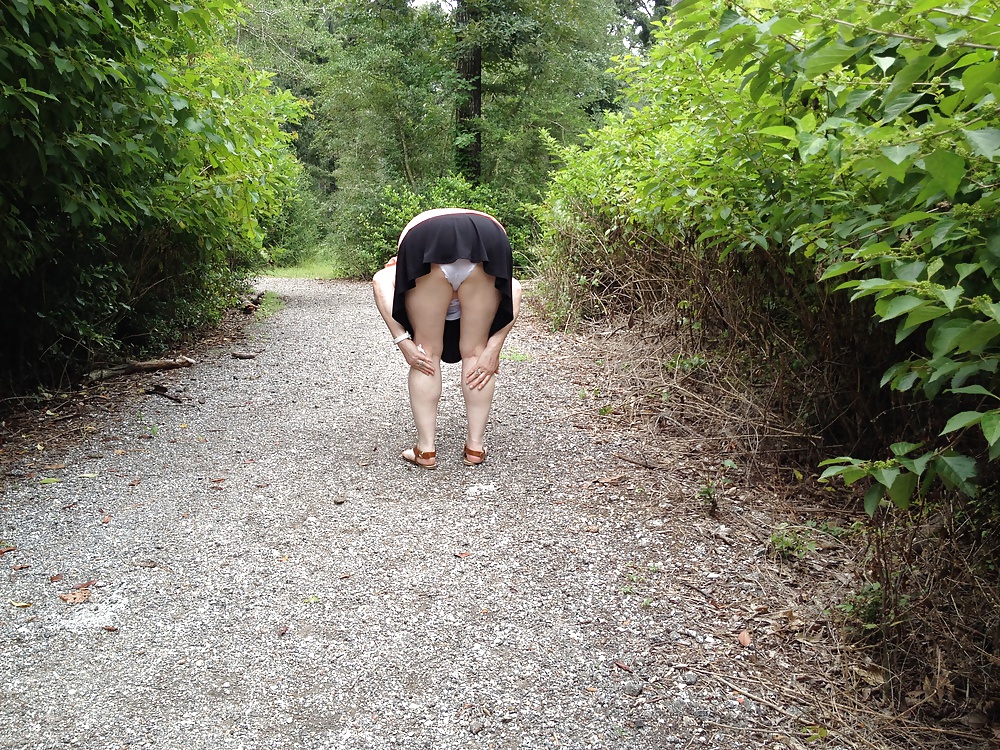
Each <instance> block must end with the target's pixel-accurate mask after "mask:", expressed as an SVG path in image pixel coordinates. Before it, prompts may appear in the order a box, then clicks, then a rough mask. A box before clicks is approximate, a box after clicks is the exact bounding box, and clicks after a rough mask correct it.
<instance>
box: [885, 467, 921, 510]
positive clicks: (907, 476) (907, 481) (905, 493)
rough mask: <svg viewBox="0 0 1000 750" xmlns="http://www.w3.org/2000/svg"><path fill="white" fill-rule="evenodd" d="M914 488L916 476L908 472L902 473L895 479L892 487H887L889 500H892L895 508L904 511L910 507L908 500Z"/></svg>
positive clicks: (915, 486)
mask: <svg viewBox="0 0 1000 750" xmlns="http://www.w3.org/2000/svg"><path fill="white" fill-rule="evenodd" d="M916 488H917V475H916V474H911V473H910V472H903V473H901V474H900V475H899V476H898V477H896V479H895V481H894V482H893V483H892V486H890V487H889V491H888V494H889V499H890V500H892V502H893V504H894V505H895V506H896V507H897V508H901V509H903V510H906V509H907V508H909V507H910V498H911V497H913V491H914V490H915V489H916Z"/></svg>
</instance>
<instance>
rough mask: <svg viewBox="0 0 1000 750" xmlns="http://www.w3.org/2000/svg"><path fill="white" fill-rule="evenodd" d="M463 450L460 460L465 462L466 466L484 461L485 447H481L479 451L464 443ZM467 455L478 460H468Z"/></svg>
mask: <svg viewBox="0 0 1000 750" xmlns="http://www.w3.org/2000/svg"><path fill="white" fill-rule="evenodd" d="M464 451H465V455H464V456H463V458H462V460H463V461H464V462H465V465H466V466H479V465H480V464H484V463H486V449H485V448H483V449H482V450H481V451H474V450H472V448H470V447H469V446H467V445H466V446H465V448H464ZM469 456H472V457H473V458H478V459H479V460H478V461H470V460H469Z"/></svg>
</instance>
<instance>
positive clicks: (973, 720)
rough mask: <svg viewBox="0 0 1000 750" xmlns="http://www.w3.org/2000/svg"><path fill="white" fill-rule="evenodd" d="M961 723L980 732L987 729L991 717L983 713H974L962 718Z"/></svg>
mask: <svg viewBox="0 0 1000 750" xmlns="http://www.w3.org/2000/svg"><path fill="white" fill-rule="evenodd" d="M959 721H960V722H962V723H963V724H965V726H967V727H968V728H969V729H972V730H974V731H976V732H978V731H979V730H981V729H985V728H986V725H987V724H989V723H990V717H989V716H987V715H986V714H984V713H983V712H982V711H972V712H970V713H967V714H966V715H965V716H963V717H962V718H960V719H959Z"/></svg>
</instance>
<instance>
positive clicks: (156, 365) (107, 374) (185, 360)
mask: <svg viewBox="0 0 1000 750" xmlns="http://www.w3.org/2000/svg"><path fill="white" fill-rule="evenodd" d="M193 364H194V360H193V359H191V358H190V357H176V358H174V359H149V360H146V361H145V362H129V363H127V364H124V365H118V366H117V367H108V368H106V369H103V370H93V371H91V372H88V373H87V374H86V375H84V376H83V382H84V383H95V382H97V381H99V380H110V379H111V378H117V377H120V376H122V375H131V374H132V373H133V372H155V371H156V370H173V369H174V368H177V367H190V366H191V365H193Z"/></svg>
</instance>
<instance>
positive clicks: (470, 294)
mask: <svg viewBox="0 0 1000 750" xmlns="http://www.w3.org/2000/svg"><path fill="white" fill-rule="evenodd" d="M458 299H459V302H461V303H462V326H461V338H460V339H459V344H458V346H459V350H460V351H461V352H462V395H463V396H464V397H465V414H466V419H467V421H468V431H467V433H466V438H465V447H466V449H468V450H472V451H477V452H478V451H482V450H483V449H484V441H485V437H486V423H487V421H488V420H489V416H490V407H491V406H492V404H493V390H494V386H495V385H496V378H490V379H489V382H487V383H486V385H485V386H483V388H482V389H474V388H470V387H469V384H468V379H467V378H468V374H469V371H470V369H471V368H474V367H475V366H476V361H477V359H478V358H479V355H481V354H482V353H483V350H484V349H485V348H486V341H487V339H489V334H490V325H491V324H492V323H493V318H494V317H495V316H496V313H497V308H498V307H499V306H500V292H498V291H497V289H496V287H495V286H494V278H493V277H492V276H489V275H488V274H487V273H486V272H485V271H484V270H483V266H482V264H479V265H477V266H476V268H475V270H474V271H473V272H472V273H471V274H470V275H469V277H468V278H467V279H466V280H465V281H464V282H463V283H462V285H461V286H460V287H459V288H458ZM466 460H467V461H471V462H473V463H482V461H483V460H485V458H480V457H477V456H470V455H469V454H468V453H467V454H466Z"/></svg>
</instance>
